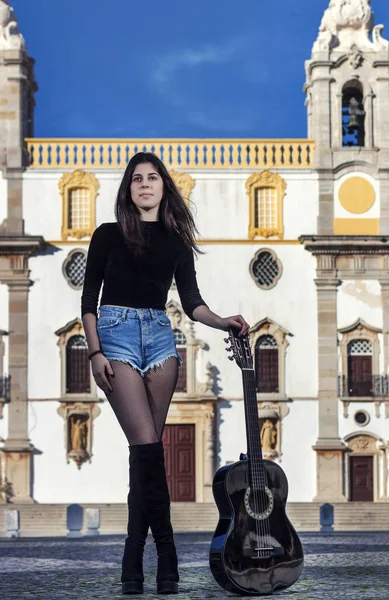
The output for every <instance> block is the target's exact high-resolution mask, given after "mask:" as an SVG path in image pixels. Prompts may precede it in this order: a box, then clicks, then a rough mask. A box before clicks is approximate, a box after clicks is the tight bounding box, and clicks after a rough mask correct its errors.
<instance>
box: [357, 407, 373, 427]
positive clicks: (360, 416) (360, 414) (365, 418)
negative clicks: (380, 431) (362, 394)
mask: <svg viewBox="0 0 389 600" xmlns="http://www.w3.org/2000/svg"><path fill="white" fill-rule="evenodd" d="M354 421H355V422H356V424H357V425H359V426H360V427H366V425H368V423H369V421H370V415H369V413H367V412H366V411H365V410H357V412H356V413H355V415H354Z"/></svg>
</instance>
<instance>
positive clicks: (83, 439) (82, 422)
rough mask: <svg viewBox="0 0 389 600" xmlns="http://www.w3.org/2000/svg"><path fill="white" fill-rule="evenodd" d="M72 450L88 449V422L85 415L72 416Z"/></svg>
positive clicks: (82, 450) (83, 450)
mask: <svg viewBox="0 0 389 600" xmlns="http://www.w3.org/2000/svg"><path fill="white" fill-rule="evenodd" d="M69 420H70V452H81V453H84V452H86V451H87V447H88V423H87V420H86V419H85V416H83V415H72V416H71V417H70V419H69Z"/></svg>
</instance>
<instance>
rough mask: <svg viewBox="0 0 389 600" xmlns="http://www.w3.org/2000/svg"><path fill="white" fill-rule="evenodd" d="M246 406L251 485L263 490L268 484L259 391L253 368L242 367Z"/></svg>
mask: <svg viewBox="0 0 389 600" xmlns="http://www.w3.org/2000/svg"><path fill="white" fill-rule="evenodd" d="M242 379H243V394H244V407H245V416H246V436H247V454H248V460H249V474H250V487H251V488H252V489H253V490H263V489H264V488H265V486H266V485H267V478H266V471H265V467H264V464H263V456H262V447H261V431H260V427H259V416H258V404H257V391H256V382H255V373H254V370H253V369H242Z"/></svg>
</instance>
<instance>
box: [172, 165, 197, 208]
mask: <svg viewBox="0 0 389 600" xmlns="http://www.w3.org/2000/svg"><path fill="white" fill-rule="evenodd" d="M169 175H170V177H171V178H172V179H173V181H174V183H175V184H176V186H177V188H178V189H179V191H180V193H181V195H182V197H183V199H184V201H185V202H186V203H188V200H189V198H190V195H191V193H192V190H193V188H194V186H195V185H196V182H195V180H194V179H193V177H191V176H190V175H189V174H188V173H183V172H181V171H180V172H179V171H175V170H174V169H172V170H171V171H169Z"/></svg>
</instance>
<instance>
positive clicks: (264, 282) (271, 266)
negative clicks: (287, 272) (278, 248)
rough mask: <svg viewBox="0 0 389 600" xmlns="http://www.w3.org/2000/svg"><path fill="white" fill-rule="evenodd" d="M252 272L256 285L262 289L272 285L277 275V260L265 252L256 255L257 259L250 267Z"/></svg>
mask: <svg viewBox="0 0 389 600" xmlns="http://www.w3.org/2000/svg"><path fill="white" fill-rule="evenodd" d="M252 270H253V275H254V277H255V279H256V280H257V283H258V285H259V286H261V287H263V288H267V287H270V286H271V285H273V283H274V280H275V279H276V277H278V274H279V267H278V264H277V260H276V259H275V258H274V256H273V255H272V254H271V253H270V252H267V251H266V250H264V251H263V252H261V253H260V254H259V255H258V258H257V259H256V261H255V262H254V263H253V265H252Z"/></svg>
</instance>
